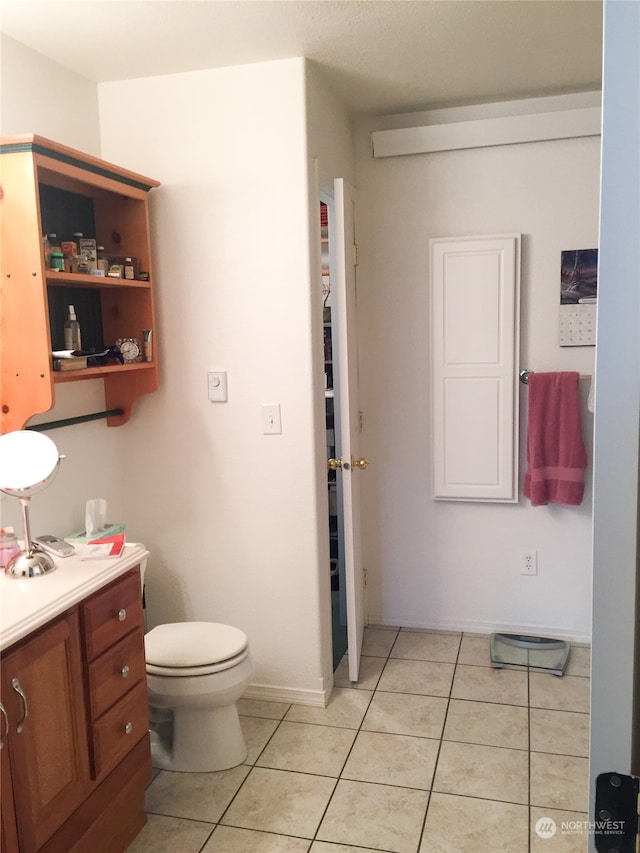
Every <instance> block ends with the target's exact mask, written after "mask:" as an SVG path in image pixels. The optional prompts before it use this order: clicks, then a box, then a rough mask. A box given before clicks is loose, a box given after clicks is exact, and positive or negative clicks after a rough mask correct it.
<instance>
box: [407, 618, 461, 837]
mask: <svg viewBox="0 0 640 853" xmlns="http://www.w3.org/2000/svg"><path fill="white" fill-rule="evenodd" d="M463 638H464V632H463V631H462V632H460V641H459V643H458V651H457V653H456V659H455V662H454V666H453V675H452V676H451V684H450V686H449V695H448V697H447V707H446V708H445V712H444V717H443V720H442V731H441V732H440V742H439V744H438V750H437V752H436V760H435V762H434V765H433V774H432V776H431V785H430V786H429V792H428V793H429V795H428V797H427V807H426V809H425V812H424V818H423V820H422V828H421V830H420V837H419V838H418V847H417V850H416V853H420V848H421V846H422V842H423V840H424V833H425V830H426V828H427V817H428V816H429V808H430V806H431V797H432V795H433V785H434V783H435V781H436V773H437V770H438V762H439V761H440V752H441V751H442V744H443V743H444V730H445V728H446V725H447V717H448V716H449V707H450V705H451V694H452V693H453V683H454V681H455V678H456V671H457V669H458V661H459V660H460V652H461V650H462V640H463Z"/></svg>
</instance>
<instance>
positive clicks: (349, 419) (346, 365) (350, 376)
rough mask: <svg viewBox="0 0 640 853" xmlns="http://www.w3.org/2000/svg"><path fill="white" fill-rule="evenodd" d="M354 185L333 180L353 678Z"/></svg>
mask: <svg viewBox="0 0 640 853" xmlns="http://www.w3.org/2000/svg"><path fill="white" fill-rule="evenodd" d="M354 196H355V193H354V190H353V187H351V186H349V184H347V183H346V182H345V181H344V180H343V179H342V178H338V179H336V180H335V181H334V197H335V222H336V227H335V240H336V252H335V256H336V269H335V287H336V307H337V315H338V316H337V331H338V353H339V355H338V362H339V363H338V372H339V383H338V387H339V396H340V405H339V411H340V435H341V456H342V468H341V469H340V471H341V473H340V474H339V476H341V477H342V494H343V518H344V552H345V553H344V561H345V587H346V598H347V639H348V644H349V657H348V660H349V680H350V681H357V680H358V672H359V668H360V655H361V653H362V637H363V632H364V622H365V617H364V589H363V568H362V545H361V530H360V487H361V480H362V477H363V476H366V473H365V472H363V471H362V470H361V469H359V468H358V467H354V466H353V465H352V464H351V463H352V460H353V459H359V458H360V445H359V440H360V432H359V404H358V346H357V343H358V342H357V324H356V311H357V299H356V267H355V263H354V257H353V256H354V245H355V217H354Z"/></svg>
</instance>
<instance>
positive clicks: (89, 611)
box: [80, 568, 142, 661]
mask: <svg viewBox="0 0 640 853" xmlns="http://www.w3.org/2000/svg"><path fill="white" fill-rule="evenodd" d="M80 610H81V613H82V622H83V626H84V640H85V653H86V658H87V660H88V661H92V660H94V659H95V658H97V657H98V655H100V654H102V652H104V651H106V649H108V648H109V646H112V645H113V644H114V643H117V642H118V640H120V639H121V638H122V637H124V636H125V635H126V634H128V633H129V632H130V631H132V630H133V629H134V628H138V627H139V626H142V589H141V586H140V572H139V569H138V568H136V569H133V570H132V571H130V572H127V574H126V575H123V576H122V577H121V578H118V580H116V581H114V582H113V583H112V584H110V585H109V586H108V587H106V588H105V589H103V590H102V591H101V592H99V593H97V594H96V595H94V596H92V597H91V598H89V599H87V600H86V601H85V602H84V603H83V604H81V605H80Z"/></svg>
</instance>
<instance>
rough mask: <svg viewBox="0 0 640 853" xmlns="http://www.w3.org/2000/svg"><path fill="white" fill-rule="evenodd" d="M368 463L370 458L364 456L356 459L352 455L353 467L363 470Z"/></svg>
mask: <svg viewBox="0 0 640 853" xmlns="http://www.w3.org/2000/svg"><path fill="white" fill-rule="evenodd" d="M368 464H369V460H368V459H365V458H364V456H363V457H362V459H354V458H353V456H352V457H351V467H352V468H360V470H361V471H364V469H365V468H366V467H367V465H368Z"/></svg>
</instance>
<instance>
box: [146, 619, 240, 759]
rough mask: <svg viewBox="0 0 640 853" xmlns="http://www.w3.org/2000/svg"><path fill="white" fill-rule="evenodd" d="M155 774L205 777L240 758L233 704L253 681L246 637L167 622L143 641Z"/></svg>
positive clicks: (220, 628) (211, 625) (222, 628)
mask: <svg viewBox="0 0 640 853" xmlns="http://www.w3.org/2000/svg"><path fill="white" fill-rule="evenodd" d="M144 644H145V655H146V660H147V692H148V696H149V718H150V726H151V757H152V762H153V765H154V766H155V767H159V768H161V769H164V770H180V771H184V772H192V773H194V772H210V771H214V770H227V769H228V768H229V767H235V766H236V765H238V764H242V762H243V761H244V760H245V758H246V757H247V747H246V744H245V740H244V736H243V734H242V729H241V728H240V720H239V718H238V711H237V708H236V702H237V700H238V699H239V698H240V696H241V695H242V693H243V692H244V690H245V688H246V687H247V686H248V684H249V682H250V680H251V676H252V674H253V665H252V663H251V657H250V654H249V644H248V641H247V637H246V634H244V632H243V631H240V630H239V629H238V628H232V627H231V626H230V625H222V624H220V623H218V622H173V623H170V624H167V625H158V626H157V627H155V628H152V630H151V631H149V633H148V634H146V635H145V638H144Z"/></svg>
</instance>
